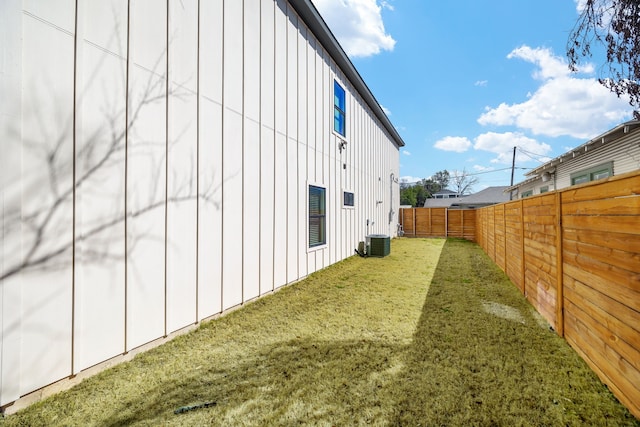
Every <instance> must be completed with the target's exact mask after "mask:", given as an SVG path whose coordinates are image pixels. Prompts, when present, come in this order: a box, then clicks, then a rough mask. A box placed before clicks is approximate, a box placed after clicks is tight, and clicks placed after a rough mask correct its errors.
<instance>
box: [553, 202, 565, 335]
mask: <svg viewBox="0 0 640 427" xmlns="http://www.w3.org/2000/svg"><path fill="white" fill-rule="evenodd" d="M555 202H556V224H557V225H556V332H557V333H558V335H560V336H561V337H564V277H563V263H564V257H563V254H562V248H563V244H562V243H563V242H562V240H563V239H562V195H561V194H560V192H559V191H556V201H555Z"/></svg>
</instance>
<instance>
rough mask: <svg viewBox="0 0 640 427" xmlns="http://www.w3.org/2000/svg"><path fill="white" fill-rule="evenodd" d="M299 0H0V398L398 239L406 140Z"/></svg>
mask: <svg viewBox="0 0 640 427" xmlns="http://www.w3.org/2000/svg"><path fill="white" fill-rule="evenodd" d="M295 4H297V5H298V6H300V5H303V6H305V7H307V8H308V7H309V5H310V3H308V1H306V0H298V1H291V2H287V1H284V0H277V1H274V0H244V1H240V0H212V1H200V2H199V1H197V0H188V1H179V0H164V1H160V2H158V1H156V0H137V1H135V2H127V1H126V0H105V1H101V2H94V1H90V0H79V1H78V2H72V1H68V0H54V1H47V2H35V3H28V4H27V3H25V5H24V6H23V5H22V3H21V2H18V1H8V2H3V3H2V4H1V5H0V22H1V23H2V24H3V25H2V29H1V30H0V31H2V34H3V40H5V41H6V43H4V44H3V45H2V46H1V47H0V50H1V53H2V56H3V57H4V58H7V60H6V61H4V62H2V63H0V66H1V67H2V68H1V69H0V83H1V85H0V88H1V90H2V93H1V97H2V99H3V100H10V101H9V103H10V106H11V108H9V107H8V106H7V107H5V106H6V105H7V104H9V103H3V104H2V105H1V106H0V124H1V125H2V126H1V127H0V140H1V141H2V148H3V156H2V159H0V161H1V162H2V165H1V166H2V167H1V168H0V182H1V183H2V189H1V193H0V196H1V198H2V206H3V208H2V216H1V223H2V260H1V261H0V268H1V272H0V274H1V276H0V277H2V279H1V280H2V282H1V290H0V304H1V308H2V314H1V316H0V326H1V327H2V334H1V337H2V339H1V340H0V354H1V355H2V357H0V406H4V405H7V404H9V403H12V402H14V401H15V400H17V399H19V398H20V397H21V396H24V395H27V394H29V393H31V392H33V391H35V390H37V389H40V388H42V387H45V386H47V385H48V384H51V383H54V382H56V381H59V380H61V379H64V378H67V377H70V376H72V375H75V374H79V373H82V372H84V371H86V370H87V368H89V367H92V366H94V365H96V364H100V363H101V362H104V361H106V360H108V359H111V358H113V357H117V356H121V355H124V354H127V353H128V352H134V351H136V350H137V349H138V348H140V347H141V346H146V345H148V344H149V343H150V342H162V341H163V339H164V338H166V337H168V336H171V335H172V334H174V333H175V332H177V331H181V330H184V329H185V328H187V327H189V326H190V325H194V324H197V323H198V322H199V321H201V320H203V319H206V318H209V317H211V316H214V315H217V314H219V313H222V312H224V311H226V310H228V309H230V308H233V307H236V306H238V305H240V304H243V303H245V302H247V301H250V300H252V299H255V298H257V297H260V296H262V295H264V294H267V293H269V292H272V291H273V290H275V289H276V288H278V287H281V286H284V285H286V284H289V283H292V282H295V281H297V280H299V279H301V278H304V277H305V276H307V275H308V274H310V273H313V272H315V271H317V270H319V269H322V268H324V267H327V266H328V265H330V264H332V263H335V262H337V261H340V260H342V259H344V258H346V257H349V256H351V255H352V254H353V250H354V248H356V247H357V245H358V242H359V241H360V240H364V237H365V235H366V234H367V233H382V234H389V235H392V236H393V235H395V232H396V224H397V222H398V217H397V212H398V207H399V197H398V192H399V191H398V184H397V178H398V172H399V171H398V168H399V155H398V148H399V146H401V145H402V144H403V143H402V141H401V140H400V139H399V137H398V136H397V133H395V130H393V129H391V130H390V128H389V126H390V125H389V124H388V123H383V122H382V121H381V119H380V117H381V116H380V114H383V113H382V112H381V110H380V107H379V106H378V105H377V104H375V103H372V102H371V101H370V99H371V98H372V97H371V94H370V93H367V94H365V95H363V94H362V93H360V92H359V91H358V89H357V88H358V87H362V86H363V84H362V83H361V82H359V83H358V82H354V81H353V80H352V79H353V78H354V77H353V76H354V73H353V72H346V71H345V70H343V69H342V68H341V67H340V66H339V65H338V63H339V62H340V61H336V59H335V58H334V57H333V56H332V53H331V52H335V48H332V49H328V48H327V47H326V46H324V45H323V43H322V42H320V39H322V40H326V38H327V37H328V36H327V34H323V36H322V38H318V35H317V34H315V33H314V31H313V30H312V29H310V28H309V27H308V26H307V24H306V22H308V19H309V18H308V17H306V18H303V17H301V16H299V15H298V13H297V12H296V10H297V9H295V8H294V7H293V6H292V5H295ZM322 25H324V24H322ZM20 35H22V38H21V37H20ZM345 58H346V57H345ZM342 63H343V64H344V62H342ZM357 78H358V79H359V77H357ZM334 79H337V80H338V81H339V82H340V83H341V84H342V85H343V87H344V89H345V90H346V98H347V99H346V101H347V104H346V120H347V135H346V137H345V138H342V137H340V136H339V135H337V134H335V133H334V132H333V82H334ZM356 83H357V84H356ZM374 104H375V105H374ZM394 135H395V136H394ZM343 141H346V143H347V144H346V145H345V146H344V148H343V149H339V145H340V143H341V142H343ZM309 185H318V186H321V187H323V188H325V189H326V201H327V218H326V222H327V242H326V245H323V246H320V247H319V248H309V245H308V186H309ZM344 190H348V191H351V192H353V193H354V194H355V206H354V207H352V208H348V209H345V208H343V204H342V201H343V199H342V198H343V195H342V192H343V191H344ZM367 221H368V222H369V225H368V226H367ZM45 355H46V357H45Z"/></svg>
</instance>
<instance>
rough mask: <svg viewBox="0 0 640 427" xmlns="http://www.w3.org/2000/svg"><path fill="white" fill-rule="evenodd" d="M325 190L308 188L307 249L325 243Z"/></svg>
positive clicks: (314, 187) (313, 186) (311, 186)
mask: <svg viewBox="0 0 640 427" xmlns="http://www.w3.org/2000/svg"><path fill="white" fill-rule="evenodd" d="M326 191H327V190H326V189H325V188H322V187H316V186H315V185H310V186H309V247H310V248H313V247H316V246H322V245H325V244H326V243H327V231H326V225H327V209H326Z"/></svg>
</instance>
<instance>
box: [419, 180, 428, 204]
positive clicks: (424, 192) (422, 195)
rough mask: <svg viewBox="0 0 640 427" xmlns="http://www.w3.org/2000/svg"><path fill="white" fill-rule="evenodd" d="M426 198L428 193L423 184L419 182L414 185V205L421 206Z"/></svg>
mask: <svg viewBox="0 0 640 427" xmlns="http://www.w3.org/2000/svg"><path fill="white" fill-rule="evenodd" d="M428 198H429V197H428V193H427V190H426V189H425V188H424V186H423V185H420V184H418V185H416V207H419V208H421V207H423V206H424V201H425V200H427V199H428Z"/></svg>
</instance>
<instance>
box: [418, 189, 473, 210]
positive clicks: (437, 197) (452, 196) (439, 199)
mask: <svg viewBox="0 0 640 427" xmlns="http://www.w3.org/2000/svg"><path fill="white" fill-rule="evenodd" d="M462 197H465V196H464V195H460V194H458V193H456V192H455V191H451V190H449V189H446V188H443V189H442V190H440V191H438V192H436V193H433V197H431V198H429V199H427V200H425V201H424V205H423V207H425V208H448V207H449V206H451V204H453V203H455V202H456V201H457V200H458V199H460V198H462Z"/></svg>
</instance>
